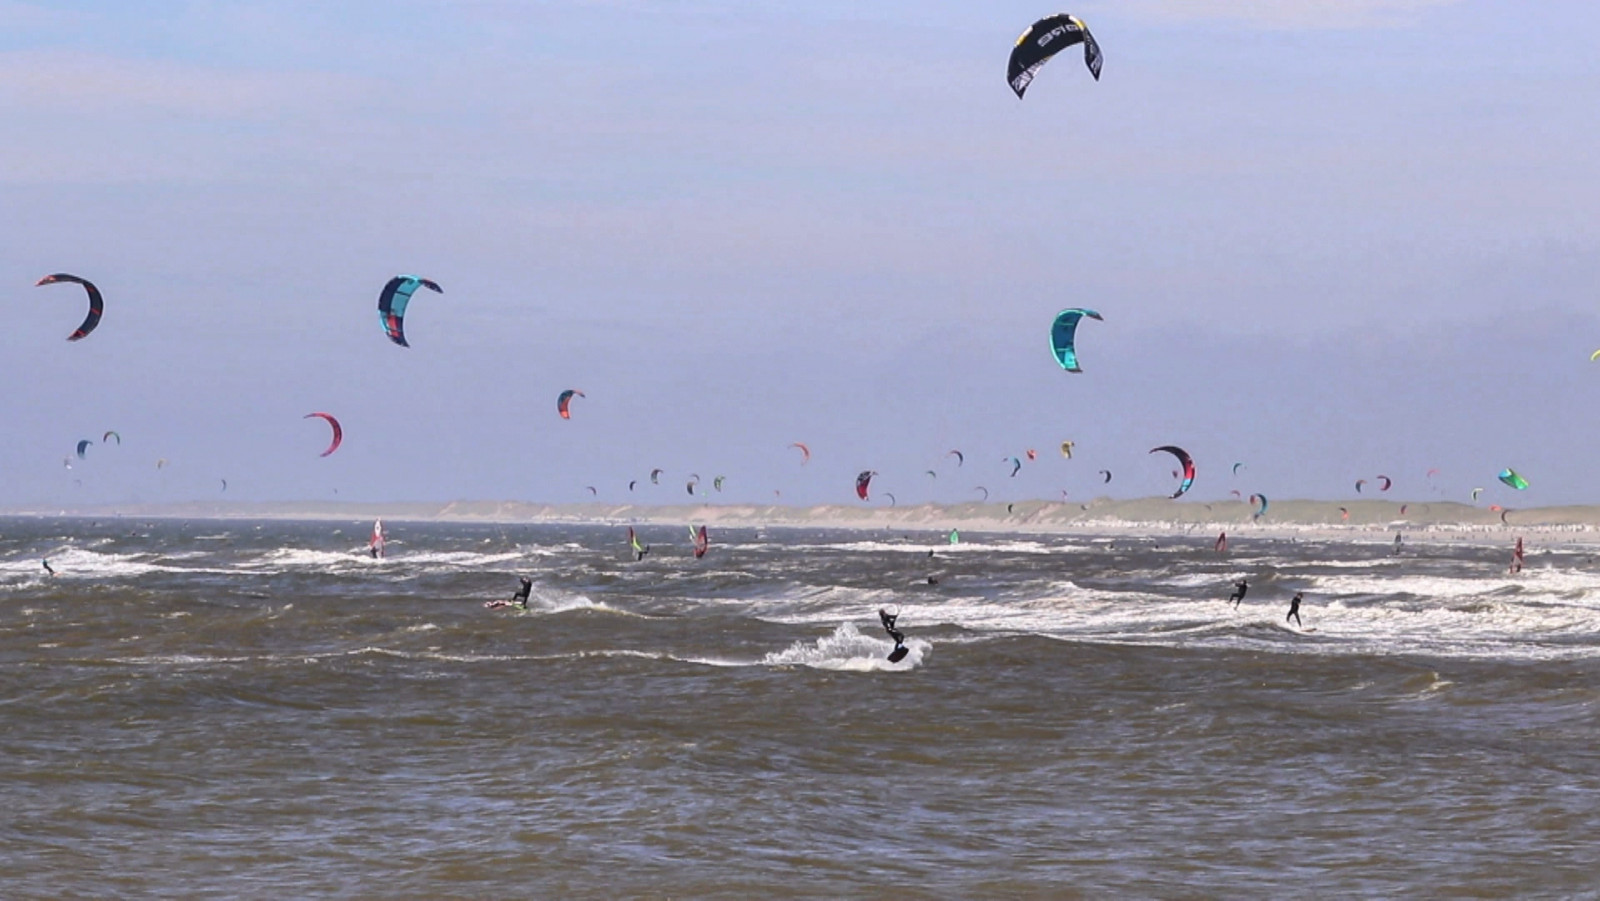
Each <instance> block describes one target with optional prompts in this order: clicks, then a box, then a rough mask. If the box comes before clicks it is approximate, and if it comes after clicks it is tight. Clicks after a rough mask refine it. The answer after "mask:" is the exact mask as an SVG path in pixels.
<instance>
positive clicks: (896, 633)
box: [878, 608, 906, 650]
mask: <svg viewBox="0 0 1600 901" xmlns="http://www.w3.org/2000/svg"><path fill="white" fill-rule="evenodd" d="M899 618H900V614H898V613H895V614H890V613H889V611H887V610H884V609H882V608H879V609H878V619H880V620H883V631H885V632H888V633H889V637H890V638H893V639H894V647H895V650H899V649H900V647H901V645H904V644H905V643H906V635H905V633H904V632H901V631H900V630H899V629H896V628H895V627H894V621H895V620H897V619H899Z"/></svg>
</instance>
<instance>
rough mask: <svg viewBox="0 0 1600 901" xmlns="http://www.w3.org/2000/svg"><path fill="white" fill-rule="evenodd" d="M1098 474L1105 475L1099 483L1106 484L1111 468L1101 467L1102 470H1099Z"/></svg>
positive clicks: (1108, 480)
mask: <svg viewBox="0 0 1600 901" xmlns="http://www.w3.org/2000/svg"><path fill="white" fill-rule="evenodd" d="M1100 475H1103V476H1105V479H1104V480H1102V481H1101V483H1100V484H1102V485H1105V484H1108V483H1109V482H1110V481H1111V470H1109V469H1102V470H1100Z"/></svg>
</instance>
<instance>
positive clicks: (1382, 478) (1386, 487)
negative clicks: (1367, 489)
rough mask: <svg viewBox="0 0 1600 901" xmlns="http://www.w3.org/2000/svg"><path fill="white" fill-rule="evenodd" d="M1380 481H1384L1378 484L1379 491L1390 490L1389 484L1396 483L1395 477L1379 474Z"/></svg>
mask: <svg viewBox="0 0 1600 901" xmlns="http://www.w3.org/2000/svg"><path fill="white" fill-rule="evenodd" d="M1378 481H1380V482H1382V483H1383V484H1382V485H1379V486H1378V490H1379V491H1388V490H1389V486H1390V485H1393V484H1394V479H1391V478H1389V477H1388V476H1378Z"/></svg>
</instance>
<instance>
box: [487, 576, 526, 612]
mask: <svg viewBox="0 0 1600 901" xmlns="http://www.w3.org/2000/svg"><path fill="white" fill-rule="evenodd" d="M517 579H518V581H520V582H521V583H522V587H521V588H518V589H517V593H516V594H514V595H512V596H511V600H509V601H498V600H497V601H488V602H486V603H485V604H484V605H483V606H485V607H489V608H491V609H492V608H495V607H520V608H522V609H523V610H526V609H528V595H530V594H532V593H533V580H532V579H530V578H528V577H526V576H518V577H517Z"/></svg>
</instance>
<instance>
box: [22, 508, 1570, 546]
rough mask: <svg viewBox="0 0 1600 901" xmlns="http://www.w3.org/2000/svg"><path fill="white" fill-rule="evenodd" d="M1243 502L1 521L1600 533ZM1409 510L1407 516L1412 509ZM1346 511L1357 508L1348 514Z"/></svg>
mask: <svg viewBox="0 0 1600 901" xmlns="http://www.w3.org/2000/svg"><path fill="white" fill-rule="evenodd" d="M1254 509H1255V508H1254V506H1253V505H1250V504H1244V503H1239V502H1237V501H1224V502H1211V503H1204V502H1199V501H1173V500H1169V499H1167V498H1140V499H1135V500H1111V499H1106V498H1102V499H1098V500H1094V501H1089V502H1086V503H1082V504H1079V503H1057V502H1048V501H1025V502H1020V503H1015V504H1009V505H1008V504H998V503H991V504H975V503H973V504H921V505H917V506H904V507H890V506H883V505H881V504H873V505H866V504H863V505H860V506H847V505H840V504H829V505H821V506H815V507H791V506H781V505H762V504H678V505H660V506H657V505H644V504H537V503H528V502H521V501H451V502H448V503H420V502H410V503H404V502H402V503H356V502H337V503H335V502H323V501H316V502H283V503H269V502H263V503H249V502H233V503H218V502H207V503H179V504H104V505H94V506H82V507H45V506H42V505H39V506H32V507H11V508H5V509H0V516H7V517H27V518H71V519H85V518H108V517H115V518H130V517H131V518H140V517H143V518H149V519H219V520H307V521H316V520H340V521H343V520H356V521H365V520H371V519H380V518H381V519H387V520H392V521H394V522H397V523H398V522H461V523H492V524H502V525H508V524H516V523H573V524H594V525H606V524H618V525H621V524H629V523H631V524H645V525H655V524H672V525H682V524H685V523H690V522H692V523H695V524H707V525H712V526H718V525H720V526H725V527H759V526H774V527H794V528H808V527H809V528H829V529H856V530H879V529H886V530H909V531H933V532H946V531H949V530H950V529H960V530H962V531H971V532H998V533H1014V534H1022V533H1073V534H1102V535H1132V534H1151V535H1205V536H1209V535H1214V534H1215V533H1218V532H1222V531H1227V532H1228V533H1229V537H1230V538H1234V539H1250V538H1286V537H1307V538H1315V537H1327V538H1338V537H1344V538H1353V539H1360V538H1364V537H1369V538H1372V539H1373V540H1378V539H1380V538H1382V539H1384V540H1387V539H1388V536H1391V535H1392V534H1393V533H1394V532H1397V531H1398V532H1401V533H1403V534H1405V535H1408V536H1416V537H1417V538H1420V539H1425V540H1429V539H1439V540H1463V539H1473V540H1482V541H1487V542H1495V541H1498V540H1503V539H1506V538H1508V537H1509V536H1512V535H1515V534H1547V535H1565V536H1567V537H1568V539H1569V540H1572V541H1578V540H1582V539H1583V537H1584V536H1589V537H1593V538H1595V539H1596V540H1600V506H1566V507H1543V508H1530V509H1526V510H1510V511H1505V521H1504V522H1502V521H1501V511H1499V510H1490V509H1487V508H1484V507H1473V506H1470V505H1467V504H1460V503H1452V502H1415V501H1413V502H1403V503H1402V502H1390V501H1376V500H1370V501H1369V500H1363V501H1345V502H1336V501H1304V500H1293V501H1275V502H1273V504H1272V506H1271V508H1270V509H1269V512H1268V514H1267V515H1266V516H1263V517H1260V518H1259V519H1255V518H1253V516H1252V514H1253V511H1254ZM1402 509H1404V510H1405V512H1404V513H1402V512H1401V510H1402ZM1341 511H1346V512H1347V513H1348V518H1346V513H1345V512H1341Z"/></svg>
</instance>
